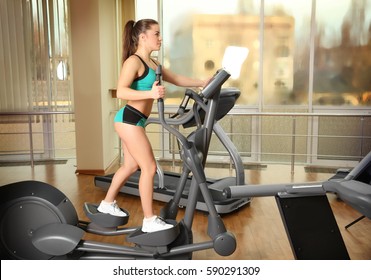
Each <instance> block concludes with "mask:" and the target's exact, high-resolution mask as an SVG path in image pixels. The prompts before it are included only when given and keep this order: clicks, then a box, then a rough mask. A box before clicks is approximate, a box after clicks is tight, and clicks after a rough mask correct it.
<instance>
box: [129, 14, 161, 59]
mask: <svg viewBox="0 0 371 280" xmlns="http://www.w3.org/2000/svg"><path fill="white" fill-rule="evenodd" d="M154 24H158V22H157V21H155V20H154V19H141V20H138V21H137V22H135V21H133V20H129V21H128V22H127V23H126V24H125V28H124V37H123V43H122V63H124V62H125V60H126V59H127V58H128V57H129V56H131V55H132V54H134V53H135V52H136V51H137V48H138V42H139V35H140V34H142V33H145V32H146V31H147V30H148V29H151V26H152V25H154Z"/></svg>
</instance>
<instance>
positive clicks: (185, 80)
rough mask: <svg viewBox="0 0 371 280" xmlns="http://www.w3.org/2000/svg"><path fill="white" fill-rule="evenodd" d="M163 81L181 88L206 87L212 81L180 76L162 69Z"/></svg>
mask: <svg viewBox="0 0 371 280" xmlns="http://www.w3.org/2000/svg"><path fill="white" fill-rule="evenodd" d="M162 76H163V80H164V81H166V82H169V83H171V84H174V85H176V86H179V87H204V86H205V85H206V84H207V83H208V82H209V80H210V79H207V80H200V79H194V78H190V77H186V76H183V75H178V74H175V73H173V72H171V71H170V70H166V69H164V68H163V69H162Z"/></svg>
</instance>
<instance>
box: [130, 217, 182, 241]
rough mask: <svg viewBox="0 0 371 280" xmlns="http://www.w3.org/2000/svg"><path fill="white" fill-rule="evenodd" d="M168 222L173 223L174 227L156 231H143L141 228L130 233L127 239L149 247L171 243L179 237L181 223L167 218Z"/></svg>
mask: <svg viewBox="0 0 371 280" xmlns="http://www.w3.org/2000/svg"><path fill="white" fill-rule="evenodd" d="M166 223H168V224H172V225H174V227H172V228H169V229H165V230H161V231H155V232H143V231H142V228H139V229H138V230H136V231H134V232H133V233H132V234H130V235H128V236H127V237H126V240H127V241H128V242H132V243H135V244H138V245H142V246H149V247H160V246H166V245H169V244H170V243H172V242H173V241H174V240H175V239H176V238H177V237H178V235H179V233H180V229H179V224H178V223H177V222H176V221H174V220H166Z"/></svg>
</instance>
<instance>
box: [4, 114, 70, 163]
mask: <svg viewBox="0 0 371 280" xmlns="http://www.w3.org/2000/svg"><path fill="white" fill-rule="evenodd" d="M74 114H75V113H74V112H73V111H27V112H0V117H2V116H27V117H28V132H27V134H28V135H29V143H30V163H31V167H34V165H35V159H34V143H33V138H32V134H33V131H32V117H33V116H42V115H44V116H50V115H74ZM0 134H9V133H0ZM13 134H14V133H13ZM17 134H19V133H17Z"/></svg>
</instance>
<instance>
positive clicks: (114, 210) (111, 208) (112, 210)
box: [97, 200, 127, 217]
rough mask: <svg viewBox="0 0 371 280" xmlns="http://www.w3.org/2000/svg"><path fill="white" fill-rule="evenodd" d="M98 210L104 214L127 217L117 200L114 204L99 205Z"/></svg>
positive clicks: (104, 203) (102, 203)
mask: <svg viewBox="0 0 371 280" xmlns="http://www.w3.org/2000/svg"><path fill="white" fill-rule="evenodd" d="M97 210H98V211H99V212H101V213H104V214H110V215H113V216H117V217H126V216H127V214H126V213H125V212H124V211H122V210H121V209H120V207H118V205H117V204H116V200H115V201H114V202H105V201H104V200H102V202H101V203H100V204H99V206H98V208H97Z"/></svg>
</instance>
